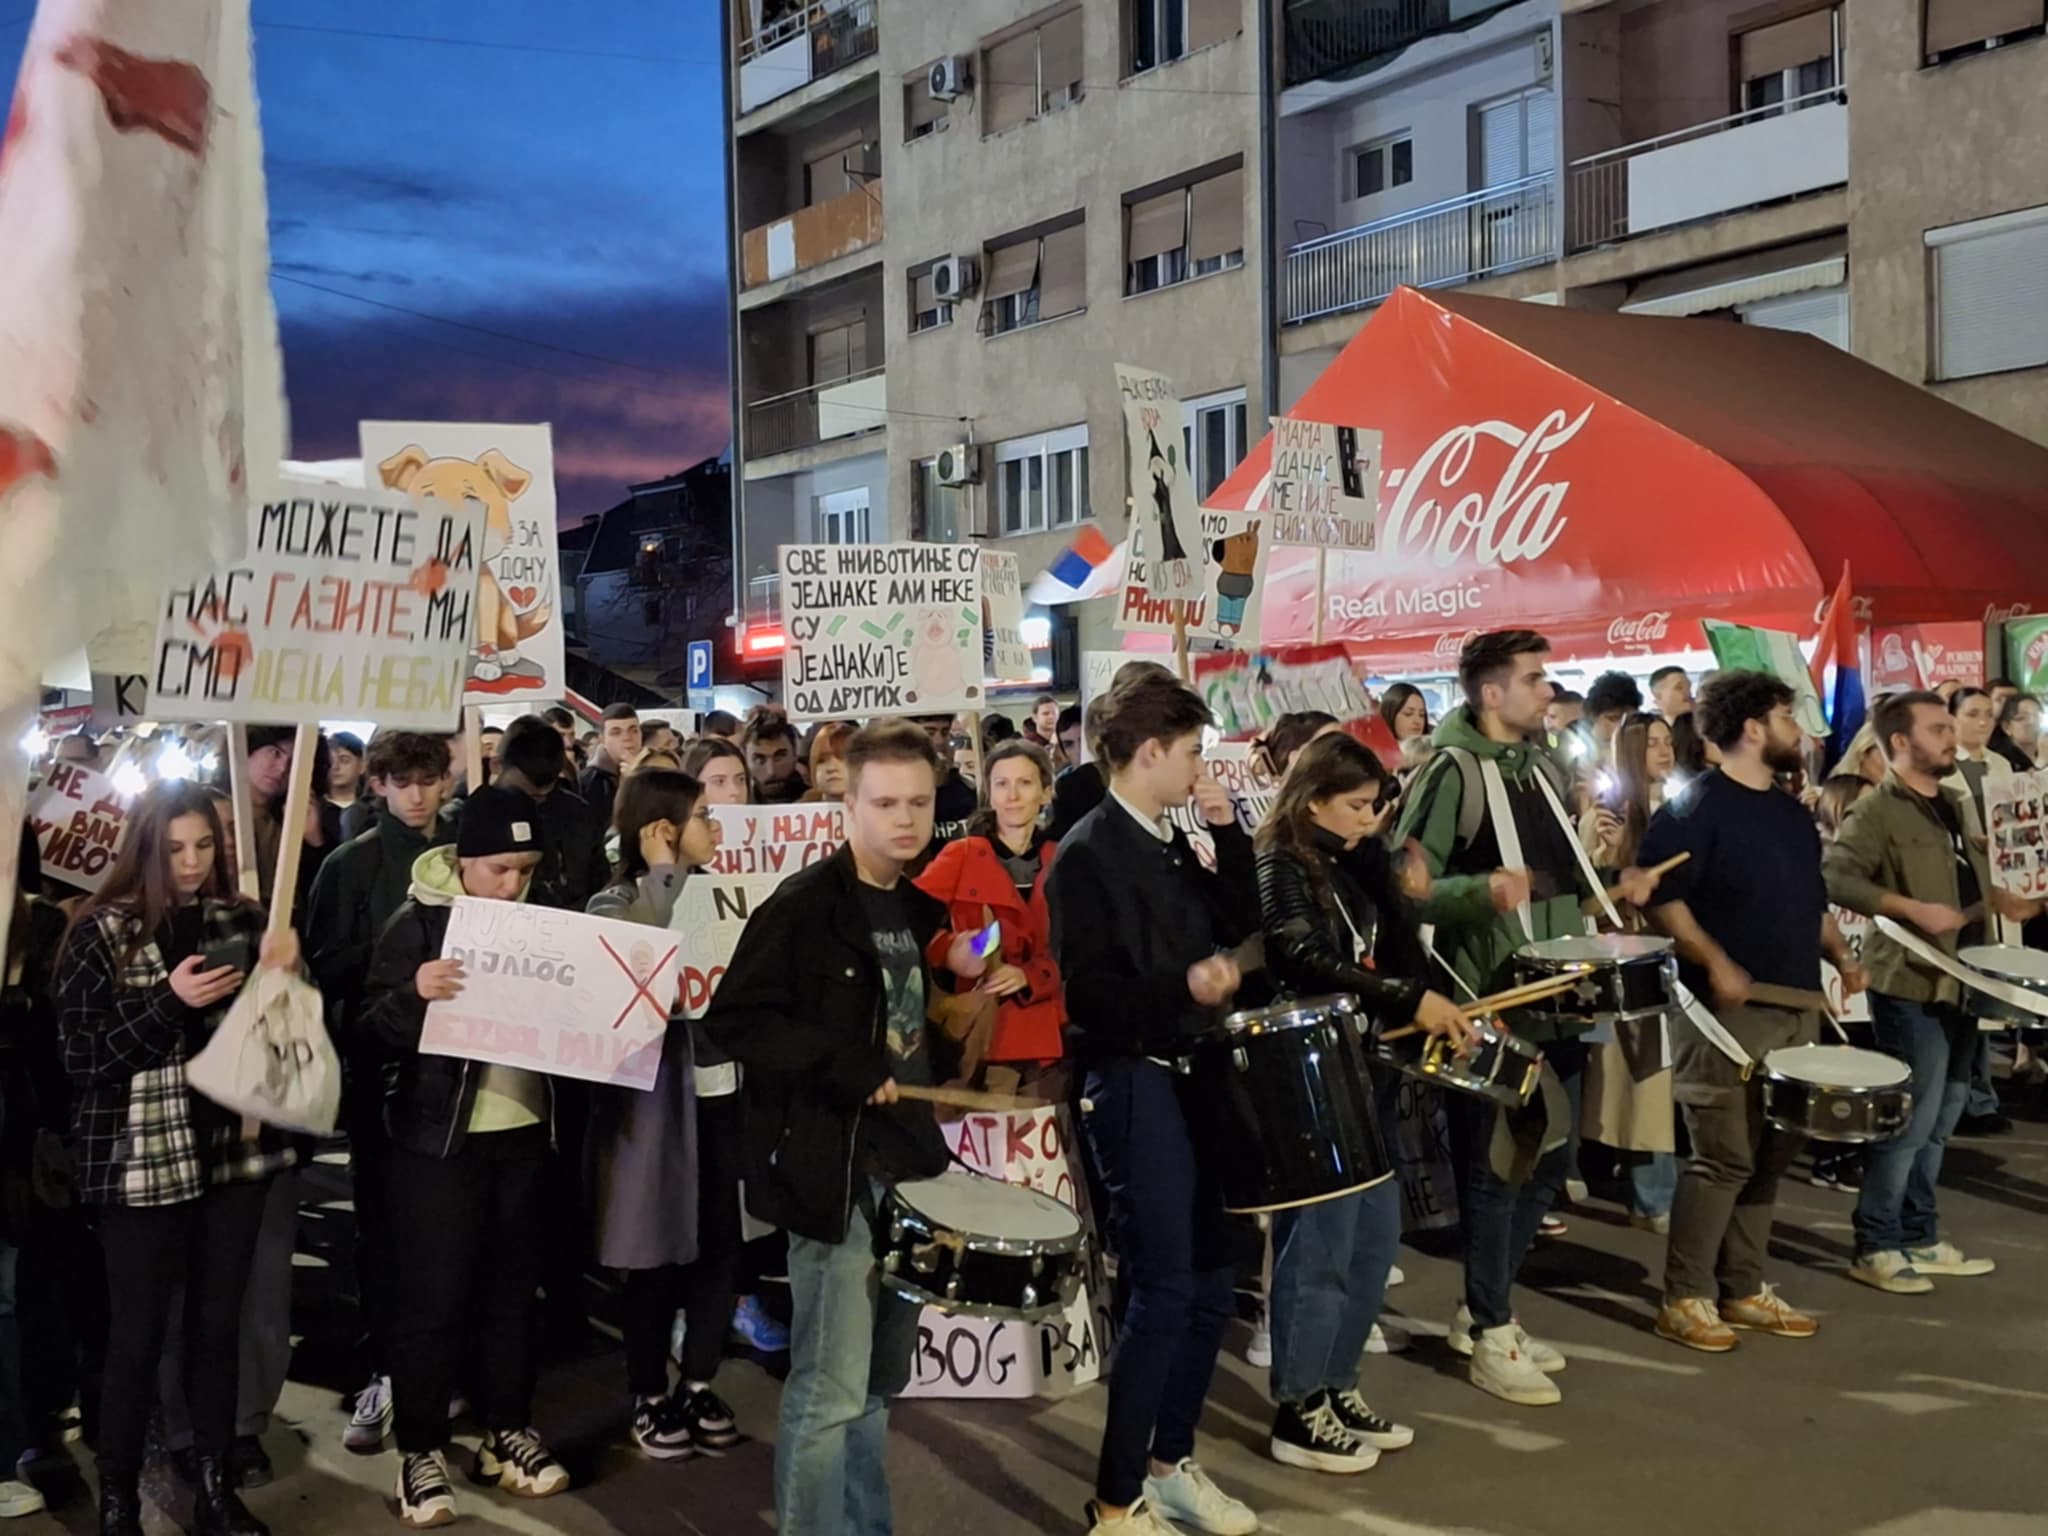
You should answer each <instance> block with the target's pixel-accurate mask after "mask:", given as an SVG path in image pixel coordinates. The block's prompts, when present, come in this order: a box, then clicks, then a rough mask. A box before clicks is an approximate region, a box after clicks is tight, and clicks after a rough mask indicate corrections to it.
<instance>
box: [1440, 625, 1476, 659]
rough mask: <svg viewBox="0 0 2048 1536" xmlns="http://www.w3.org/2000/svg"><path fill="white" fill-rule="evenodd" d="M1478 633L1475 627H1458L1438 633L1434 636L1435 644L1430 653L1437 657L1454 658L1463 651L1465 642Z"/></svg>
mask: <svg viewBox="0 0 2048 1536" xmlns="http://www.w3.org/2000/svg"><path fill="white" fill-rule="evenodd" d="M1478 633H1479V631H1478V630H1476V629H1459V630H1450V631H1447V632H1446V633H1444V634H1441V635H1438V636H1437V637H1436V645H1435V647H1434V648H1433V649H1432V651H1431V653H1430V654H1432V655H1433V656H1437V657H1445V658H1449V659H1451V660H1456V659H1457V657H1458V656H1459V655H1460V654H1461V653H1462V652H1463V651H1464V649H1465V644H1466V642H1467V641H1469V640H1471V639H1472V637H1473V636H1475V635H1477V634H1478Z"/></svg>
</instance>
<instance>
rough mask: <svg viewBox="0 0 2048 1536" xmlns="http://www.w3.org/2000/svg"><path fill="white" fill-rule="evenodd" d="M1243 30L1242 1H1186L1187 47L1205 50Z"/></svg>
mask: <svg viewBox="0 0 2048 1536" xmlns="http://www.w3.org/2000/svg"><path fill="white" fill-rule="evenodd" d="M1243 30H1244V0H1188V47H1189V48H1206V47H1208V46H1209V45H1210V44H1211V43H1220V42H1222V41H1223V40H1224V39H1225V38H1226V37H1235V36H1237V34H1238V33H1240V32H1242V31H1243Z"/></svg>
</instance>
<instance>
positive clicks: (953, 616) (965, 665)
mask: <svg viewBox="0 0 2048 1536" xmlns="http://www.w3.org/2000/svg"><path fill="white" fill-rule="evenodd" d="M775 553H776V566H777V568H778V569H779V570H780V572H781V573H782V624H783V631H784V633H785V634H786V635H787V636H788V641H789V643H788V645H787V646H786V647H785V649H784V650H783V653H782V697H783V699H784V701H785V702H786V703H787V704H788V706H789V713H790V717H791V718H792V719H795V720H826V719H833V720H836V719H841V718H845V719H853V720H860V719H865V718H867V717H868V716H870V715H887V714H919V715H934V714H951V713H952V712H953V711H955V710H959V709H979V708H981V707H982V702H983V699H982V694H983V687H982V675H981V553H982V552H981V546H979V545H978V544H921V543H905V544H785V545H783V546H781V547H780V548H779V549H777V550H776V552H775Z"/></svg>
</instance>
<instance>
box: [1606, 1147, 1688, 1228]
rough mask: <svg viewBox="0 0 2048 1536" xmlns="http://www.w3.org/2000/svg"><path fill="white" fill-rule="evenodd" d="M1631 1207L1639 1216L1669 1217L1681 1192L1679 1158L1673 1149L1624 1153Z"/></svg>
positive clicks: (1623, 1162)
mask: <svg viewBox="0 0 2048 1536" xmlns="http://www.w3.org/2000/svg"><path fill="white" fill-rule="evenodd" d="M1620 1156H1621V1162H1622V1165H1623V1166H1624V1167H1625V1168H1626V1169H1627V1170H1628V1208H1629V1210H1630V1211H1632V1212H1633V1213H1634V1214H1636V1215H1638V1216H1669V1215H1670V1214H1671V1202H1672V1199H1673V1197H1675V1196H1676V1195H1677V1193H1678V1157H1677V1154H1675V1153H1671V1152H1623V1153H1622V1154H1621V1155H1620Z"/></svg>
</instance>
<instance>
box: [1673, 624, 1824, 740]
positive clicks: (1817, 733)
mask: <svg viewBox="0 0 2048 1536" xmlns="http://www.w3.org/2000/svg"><path fill="white" fill-rule="evenodd" d="M1700 628H1701V629H1702V630H1704V631H1705V632H1706V636H1707V644H1708V645H1710V646H1711V647H1713V651H1714V661H1715V662H1716V664H1718V665H1719V666H1720V668H1721V669H1722V670H1723V671H1726V672H1765V673H1768V674H1769V675H1770V676H1772V677H1775V678H1776V679H1777V680H1778V681H1779V682H1781V683H1783V684H1784V685H1785V686H1786V687H1787V688H1790V689H1791V690H1792V715H1793V718H1794V719H1796V720H1797V721H1798V722H1799V728H1800V729H1801V730H1802V731H1804V732H1806V734H1807V735H1809V736H1813V737H1821V738H1824V737H1826V735H1827V734H1828V716H1827V710H1826V709H1825V708H1823V707H1822V705H1821V700H1820V690H1819V689H1818V688H1816V687H1814V685H1813V673H1812V672H1811V671H1810V670H1808V668H1807V665H1806V655H1805V653H1804V652H1803V651H1801V650H1800V649H1799V637H1798V636H1797V635H1795V634H1792V633H1790V632H1788V631H1786V630H1782V629H1759V628H1758V627H1756V626H1755V625H1753V624H1724V623H1722V622H1721V621H1720V620H1719V619H1702V620H1701V621H1700Z"/></svg>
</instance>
